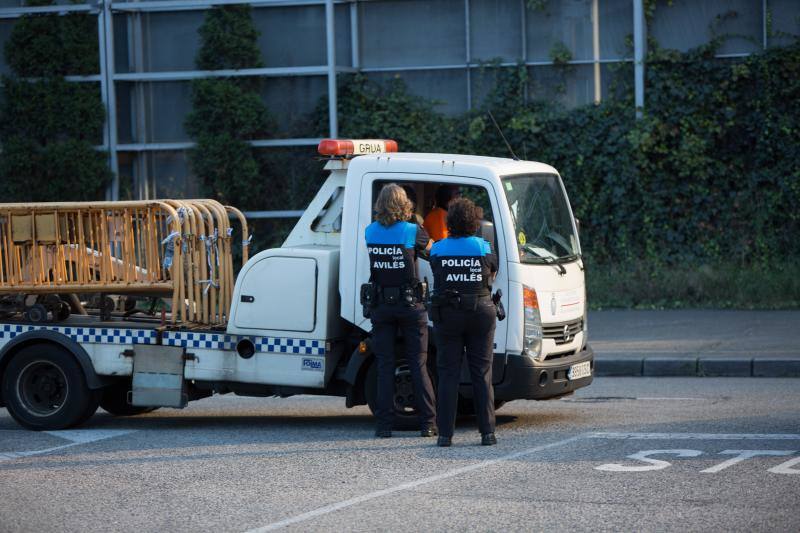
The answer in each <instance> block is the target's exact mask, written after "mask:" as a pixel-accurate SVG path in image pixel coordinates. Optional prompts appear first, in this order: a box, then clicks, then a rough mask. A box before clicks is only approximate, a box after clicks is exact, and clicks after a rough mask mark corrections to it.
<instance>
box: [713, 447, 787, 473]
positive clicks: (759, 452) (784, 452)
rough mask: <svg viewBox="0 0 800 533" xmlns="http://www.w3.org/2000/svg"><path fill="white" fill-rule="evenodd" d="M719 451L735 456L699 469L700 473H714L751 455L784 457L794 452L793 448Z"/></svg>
mask: <svg viewBox="0 0 800 533" xmlns="http://www.w3.org/2000/svg"><path fill="white" fill-rule="evenodd" d="M719 453H720V455H735V456H736V457H732V458H730V459H728V460H727V461H722V462H721V463H720V464H718V465H714V466H712V467H711V468H706V469H705V470H701V471H700V473H701V474H716V473H717V472H721V471H722V470H725V469H726V468H728V467H731V466H733V465H735V464H739V463H741V462H742V461H744V460H746V459H752V458H753V457H765V456H766V457H770V456H771V457H785V456H787V455H793V454H794V453H796V452H795V451H794V450H723V451H721V452H719Z"/></svg>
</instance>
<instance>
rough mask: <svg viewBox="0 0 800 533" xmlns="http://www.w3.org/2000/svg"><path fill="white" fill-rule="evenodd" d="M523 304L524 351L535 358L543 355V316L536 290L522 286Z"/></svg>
mask: <svg viewBox="0 0 800 533" xmlns="http://www.w3.org/2000/svg"><path fill="white" fill-rule="evenodd" d="M522 304H523V307H524V308H525V322H524V345H523V348H522V352H523V353H524V354H525V355H527V356H529V357H533V358H534V359H538V358H539V357H540V356H541V355H542V317H541V315H540V314H539V299H538V298H537V297H536V291H535V290H533V289H531V288H530V287H526V286H524V285H523V286H522Z"/></svg>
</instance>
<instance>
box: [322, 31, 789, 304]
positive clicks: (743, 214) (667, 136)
mask: <svg viewBox="0 0 800 533" xmlns="http://www.w3.org/2000/svg"><path fill="white" fill-rule="evenodd" d="M720 42H721V39H717V40H715V41H714V42H712V43H711V44H710V45H708V46H704V47H701V48H698V49H696V50H693V51H691V52H689V53H679V52H676V51H669V50H662V49H659V48H658V47H652V48H651V51H650V54H649V57H648V65H647V69H646V74H647V80H646V84H647V91H646V97H647V101H646V104H645V116H644V118H643V119H641V120H636V118H635V116H634V109H633V107H634V106H633V101H632V94H633V90H632V78H633V77H632V76H631V75H628V74H627V73H626V74H625V75H624V76H619V80H618V81H617V83H616V86H615V87H612V91H611V94H612V96H613V97H612V98H610V99H608V100H606V101H604V102H603V103H601V104H600V105H597V106H595V105H587V106H583V107H579V108H576V109H571V110H567V109H564V108H562V107H559V106H558V105H557V104H553V103H552V102H544V101H541V100H536V99H532V100H528V101H526V99H525V92H526V91H525V89H526V87H528V88H530V85H529V82H530V80H528V75H527V69H525V68H524V67H523V66H520V67H516V68H505V69H497V76H496V80H497V81H496V84H495V87H494V90H493V91H491V92H490V93H489V94H488V96H487V97H486V99H485V100H484V101H483V102H482V103H481V104H480V105H478V106H477V109H475V110H473V111H471V112H468V113H465V114H463V115H461V116H457V117H451V116H445V115H443V114H441V113H438V112H436V110H435V107H434V105H435V104H434V103H433V102H426V101H424V100H423V99H420V98H418V97H415V96H412V95H410V94H409V93H408V92H407V90H406V89H405V87H404V86H403V85H402V83H401V82H400V81H398V80H393V81H392V82H391V83H390V84H388V85H387V86H378V85H376V84H374V83H371V82H368V81H367V80H365V79H364V78H363V77H358V76H356V77H353V78H349V79H347V80H345V82H344V86H343V87H342V88H341V94H342V95H343V96H342V98H341V100H340V106H341V107H340V110H339V113H340V124H341V130H342V134H343V135H346V136H354V137H357V136H361V135H368V136H370V137H379V138H380V137H395V138H397V139H398V141H399V142H400V147H401V150H403V151H417V150H418V151H425V152H438V151H442V152H457V153H458V152H460V153H475V154H483V155H494V156H501V157H508V151H507V148H506V147H505V145H504V144H503V142H502V140H501V139H500V137H499V135H498V134H497V132H496V130H495V128H494V127H493V126H492V124H491V122H490V121H489V120H488V117H487V114H486V110H488V109H490V110H492V112H493V114H494V115H495V117H496V118H497V121H498V122H499V124H500V125H501V127H502V128H503V130H504V133H505V134H506V136H507V137H508V139H509V142H510V143H511V145H512V147H514V149H515V151H517V152H518V154H519V155H520V156H521V157H523V158H525V159H533V160H538V161H543V162H546V163H549V164H551V165H553V166H554V167H555V168H557V169H558V170H559V172H560V173H561V175H562V177H563V178H564V182H565V184H566V187H567V190H568V192H569V195H570V200H571V202H572V205H573V207H574V212H575V215H576V217H577V218H579V219H580V220H581V241H582V245H583V251H584V253H585V255H586V258H587V264H588V265H590V268H593V267H596V268H598V269H607V268H610V267H611V266H613V265H623V266H624V265H629V264H635V263H641V264H643V265H646V268H647V269H651V270H653V271H654V272H676V271H686V272H690V271H692V270H694V269H697V268H699V265H730V266H731V268H732V269H736V268H739V267H741V268H743V269H745V270H746V269H750V270H748V271H749V272H756V273H757V272H762V273H765V274H764V275H765V276H766V275H767V274H766V273H767V272H770V273H774V271H772V270H770V271H767V270H765V269H766V265H772V264H776V263H777V264H789V263H791V262H792V261H796V260H797V259H800V239H798V238H797V236H798V235H800V143H798V142H797V139H800V107H798V106H797V102H798V101H800V44H794V45H792V46H788V47H785V48H775V49H769V50H767V51H766V52H764V53H761V54H755V55H752V56H750V57H747V58H740V59H717V58H715V57H714V55H715V52H716V49H717V47H718V45H719V43H720ZM619 68H622V69H625V68H629V67H628V66H625V65H623V66H621V67H619ZM528 92H529V94H533V95H534V96H535V93H533V91H530V90H529V91H528ZM324 109H325V107H324V105H321V106H320V111H321V112H324ZM319 116H320V120H321V117H322V116H323V115H322V114H321V115H319ZM620 268H622V267H620ZM715 268H716V267H715ZM687 275H688V274H687ZM754 275H755V274H754ZM620 279H621V280H622V281H620V283H623V284H624V283H630V284H637V283H639V282H640V279H639V278H637V277H636V276H635V275H633V276H629V277H627V278H625V277H622V278H620ZM659 279H663V280H668V276H666V277H662V278H659ZM676 279H678V282H679V283H684V282H685V281H686V280H685V278H681V277H678V278H676ZM698 279H699V280H700V282H703V281H704V280H705V281H708V278H703V277H702V276H701V277H699V278H698ZM715 279H716V278H715ZM719 279H723V280H726V279H727V280H733V279H734V278H733V277H731V276H721V277H719ZM625 280H627V281H625ZM669 282H670V281H667V282H665V283H669ZM781 287H784V288H786V289H787V290H793V291H795V292H793V293H792V294H790V295H787V296H786V297H785V298H783V300H781V301H794V302H796V301H797V300H800V297H798V292H797V290H798V289H797V285H796V284H794V285H792V284H788V283H787V284H783V285H781ZM617 288H619V287H617ZM727 289H728V290H735V288H734V287H731V286H728V287H727ZM631 290H632V289H631ZM776 290H777V289H776ZM776 294H777V293H776ZM647 298H651V296H648V297H647ZM676 298H677V297H676ZM681 298H683V297H681ZM645 299H646V298H645ZM651 300H652V298H651ZM684 300H685V298H684ZM693 301H694V300H693ZM719 301H720V302H721V301H722V300H719ZM730 301H740V300H737V299H736V298H734V297H731V299H730ZM631 305H633V303H631Z"/></svg>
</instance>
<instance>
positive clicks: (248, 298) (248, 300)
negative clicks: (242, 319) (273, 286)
mask: <svg viewBox="0 0 800 533" xmlns="http://www.w3.org/2000/svg"><path fill="white" fill-rule="evenodd" d="M241 301H242V303H246V304H251V303H253V302H255V301H256V297H255V296H247V295H246V294H242V300H241Z"/></svg>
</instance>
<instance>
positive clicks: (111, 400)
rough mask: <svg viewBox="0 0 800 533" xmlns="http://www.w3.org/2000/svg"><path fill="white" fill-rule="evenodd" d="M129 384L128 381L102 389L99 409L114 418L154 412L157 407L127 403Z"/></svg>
mask: <svg viewBox="0 0 800 533" xmlns="http://www.w3.org/2000/svg"><path fill="white" fill-rule="evenodd" d="M130 390H131V382H130V381H128V380H124V381H121V382H119V383H115V384H113V385H111V386H109V387H106V388H104V389H103V390H102V391H101V395H100V407H102V408H103V409H105V410H106V411H108V412H109V413H110V414H112V415H114V416H136V415H141V414H144V413H149V412H151V411H155V410H156V409H157V407H140V406H137V405H131V404H129V403H128V392H129V391H130Z"/></svg>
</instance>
